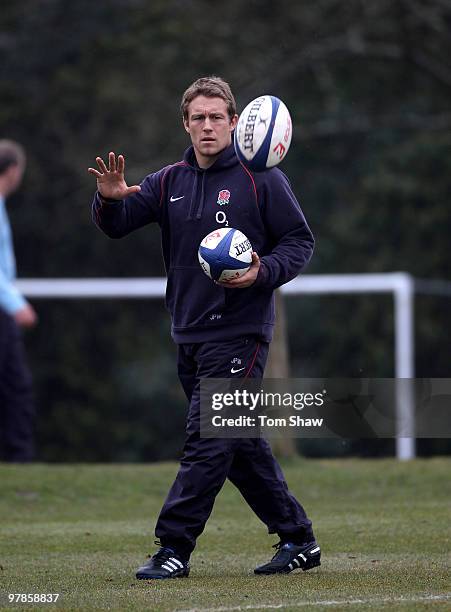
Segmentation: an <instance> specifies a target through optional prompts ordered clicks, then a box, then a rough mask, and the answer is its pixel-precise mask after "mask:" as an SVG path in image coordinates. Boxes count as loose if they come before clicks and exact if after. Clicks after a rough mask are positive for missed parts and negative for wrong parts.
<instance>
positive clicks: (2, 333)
mask: <svg viewBox="0 0 451 612" xmlns="http://www.w3.org/2000/svg"><path fill="white" fill-rule="evenodd" d="M24 170H25V154H24V151H23V149H22V147H21V146H20V145H19V144H17V143H15V142H12V141H9V140H0V436H1V445H0V446H1V449H2V459H4V460H6V461H17V462H25V461H31V459H33V455H34V444H33V415H34V408H33V399H32V386H31V375H30V371H29V369H28V365H27V363H26V359H25V352H24V346H23V342H22V336H21V332H20V329H19V327H32V326H33V325H35V323H36V313H35V311H34V310H33V308H32V306H30V304H28V303H27V302H26V301H25V299H24V298H23V297H22V296H21V295H20V293H19V291H18V290H17V288H16V287H15V286H14V280H15V278H16V264H15V259H14V251H13V244H12V238H11V227H10V224H9V219H8V215H7V212H6V208H5V199H6V198H7V197H8V196H9V195H11V194H12V193H13V192H14V191H16V189H17V188H18V187H19V185H20V183H21V181H22V176H23V173H24Z"/></svg>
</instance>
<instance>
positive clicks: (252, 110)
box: [234, 96, 292, 172]
mask: <svg viewBox="0 0 451 612" xmlns="http://www.w3.org/2000/svg"><path fill="white" fill-rule="evenodd" d="M291 136H292V124H291V117H290V113H289V111H288V108H287V107H286V106H285V104H284V103H283V102H282V100H279V98H276V97H275V96H260V97H259V98H255V100H252V102H250V103H249V104H248V105H247V106H246V108H245V109H244V110H243V112H242V113H241V115H240V118H239V119H238V123H237V126H236V129H235V134H234V145H235V151H236V154H237V156H238V158H239V160H240V161H241V162H243V163H244V164H245V165H246V166H248V167H249V168H250V169H251V170H255V171H256V172H261V171H262V170H266V169H267V168H272V167H273V166H277V164H279V163H280V162H281V161H282V160H283V159H284V157H285V156H286V154H287V153H288V149H289V148H290V144H291Z"/></svg>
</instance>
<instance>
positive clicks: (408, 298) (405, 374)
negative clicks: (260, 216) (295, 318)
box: [17, 272, 451, 460]
mask: <svg viewBox="0 0 451 612" xmlns="http://www.w3.org/2000/svg"><path fill="white" fill-rule="evenodd" d="M17 286H18V288H19V290H20V291H21V292H22V293H23V294H24V295H26V296H27V297H30V298H34V299H36V298H68V299H69V298H77V299H80V298H87V299H88V298H89V299H92V298H162V297H163V296H164V293H165V288H166V279H165V278H132V279H131V278H91V279H78V278H71V279H68V278H64V279H58V278H55V279H21V280H19V281H18V282H17ZM415 291H417V292H421V293H428V294H434V295H445V296H450V295H451V283H449V282H446V281H429V280H426V281H424V280H421V281H419V280H415V279H414V278H413V277H412V276H410V275H409V274H406V273H404V272H393V273H386V274H333V275H306V276H299V277H298V278H295V279H294V280H292V281H291V282H290V283H287V284H286V285H284V286H283V287H282V293H283V294H285V295H300V294H304V295H305V294H309V295H325V294H356V293H359V294H365V293H388V294H392V295H393V301H394V325H395V330H394V331H395V346H394V351H395V360H394V361H395V371H394V376H395V378H399V379H412V378H414V376H415V368H414V363H415V360H414V355H415V347H414V294H415ZM396 412H397V422H398V427H399V431H402V432H404V437H401V436H398V437H397V440H396V455H397V457H398V459H400V460H408V459H412V458H414V457H415V438H414V435H415V434H414V432H415V423H414V406H413V394H412V393H411V392H409V386H407V387H406V385H404V386H403V393H398V394H397V399H396ZM406 432H408V433H409V436H408V437H405V433H406Z"/></svg>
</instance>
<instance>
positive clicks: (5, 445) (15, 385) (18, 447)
mask: <svg viewBox="0 0 451 612" xmlns="http://www.w3.org/2000/svg"><path fill="white" fill-rule="evenodd" d="M33 422H34V403H33V390H32V380H31V373H30V370H29V368H28V364H27V360H26V357H25V349H24V345H23V341H22V334H21V331H20V329H19V328H18V326H17V324H16V322H15V321H14V319H13V318H12V317H11V316H10V315H9V314H7V313H6V312H4V311H3V310H2V309H1V308H0V460H4V461H17V462H24V461H31V460H32V459H33V457H34V434H33Z"/></svg>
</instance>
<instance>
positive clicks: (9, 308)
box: [0, 195, 26, 315]
mask: <svg viewBox="0 0 451 612" xmlns="http://www.w3.org/2000/svg"><path fill="white" fill-rule="evenodd" d="M15 280H16V260H15V257H14V249H13V240H12V236H11V226H10V224H9V219H8V214H7V212H6V207H5V199H4V198H3V196H1V195H0V308H2V309H3V310H4V311H5V312H7V313H8V314H10V315H13V314H14V313H15V312H16V311H17V310H20V309H21V308H23V307H24V306H25V304H26V301H25V299H24V298H23V297H22V296H21V294H20V293H19V291H18V289H17V287H16V286H15V285H14V282H15Z"/></svg>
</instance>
